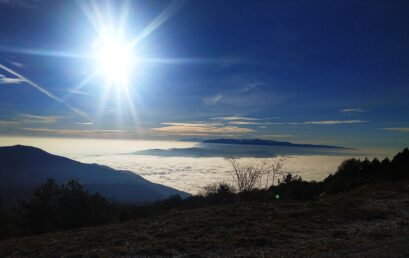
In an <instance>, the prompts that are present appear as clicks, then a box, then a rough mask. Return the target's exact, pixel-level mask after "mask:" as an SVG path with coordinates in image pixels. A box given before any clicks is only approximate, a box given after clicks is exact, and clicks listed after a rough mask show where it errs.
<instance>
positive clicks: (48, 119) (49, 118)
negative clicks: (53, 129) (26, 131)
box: [16, 114, 62, 124]
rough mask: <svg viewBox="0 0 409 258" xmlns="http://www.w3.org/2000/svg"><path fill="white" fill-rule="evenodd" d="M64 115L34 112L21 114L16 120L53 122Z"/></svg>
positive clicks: (22, 121) (41, 122)
mask: <svg viewBox="0 0 409 258" xmlns="http://www.w3.org/2000/svg"><path fill="white" fill-rule="evenodd" d="M61 118H62V116H40V115H32V114H19V115H17V118H16V121H17V122H19V123H39V124H51V123H56V122H57V121H58V120H60V119H61Z"/></svg>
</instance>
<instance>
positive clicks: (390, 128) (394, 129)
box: [382, 127, 409, 133]
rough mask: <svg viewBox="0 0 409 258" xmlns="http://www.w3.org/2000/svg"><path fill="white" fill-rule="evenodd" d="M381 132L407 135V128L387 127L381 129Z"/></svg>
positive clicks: (408, 131) (408, 130) (408, 129)
mask: <svg viewBox="0 0 409 258" xmlns="http://www.w3.org/2000/svg"><path fill="white" fill-rule="evenodd" d="M382 130H387V131H395V132H404V133H409V127H388V128H382Z"/></svg>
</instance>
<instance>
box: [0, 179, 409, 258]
mask: <svg viewBox="0 0 409 258" xmlns="http://www.w3.org/2000/svg"><path fill="white" fill-rule="evenodd" d="M408 233H409V184H408V183H406V184H383V185H373V186H365V187H361V188H359V189H356V190H353V191H351V192H348V193H343V194H339V195H337V196H327V197H323V198H322V199H321V200H319V201H314V202H284V201H282V202H275V203H241V204H232V205H226V206H215V207H208V208H204V209H196V210H190V211H173V212H170V213H168V214H166V215H162V216H158V217H152V218H146V219H140V220H135V221H131V222H127V223H122V224H112V225H107V226H101V227H95V228H84V229H78V230H72V231H65V232H56V233H51V234H44V235H40V236H35V237H27V238H19V239H10V240H6V241H3V242H0V257H121V256H122V257H144V256H156V257H162V256H177V257H225V256H228V257H231V256H235V257H288V256H291V257H345V256H351V257H408V256H409V234H408Z"/></svg>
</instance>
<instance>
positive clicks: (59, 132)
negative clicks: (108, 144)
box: [22, 127, 135, 138]
mask: <svg viewBox="0 0 409 258" xmlns="http://www.w3.org/2000/svg"><path fill="white" fill-rule="evenodd" d="M22 130H24V131H26V132H31V133H33V134H38V135H55V136H68V137H101V138H118V137H121V138H122V137H124V138H125V137H132V136H135V133H134V132H129V131H124V130H74V129H52V128H32V127H25V128H22Z"/></svg>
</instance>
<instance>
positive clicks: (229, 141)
mask: <svg viewBox="0 0 409 258" xmlns="http://www.w3.org/2000/svg"><path fill="white" fill-rule="evenodd" d="M203 143H218V144H238V145H263V146H285V147H308V148H331V149H347V148H345V147H338V146H331V145H318V144H300V143H292V142H282V141H274V140H262V139H223V138H221V139H213V140H205V141H203Z"/></svg>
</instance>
